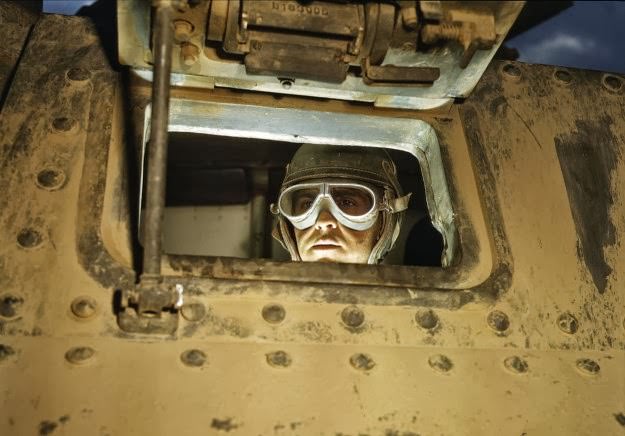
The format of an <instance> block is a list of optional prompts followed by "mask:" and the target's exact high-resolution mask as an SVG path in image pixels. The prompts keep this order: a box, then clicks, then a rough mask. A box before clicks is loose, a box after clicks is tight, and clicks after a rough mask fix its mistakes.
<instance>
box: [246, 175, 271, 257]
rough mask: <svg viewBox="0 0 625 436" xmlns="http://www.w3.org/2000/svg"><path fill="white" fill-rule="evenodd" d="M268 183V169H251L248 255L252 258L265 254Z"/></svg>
mask: <svg viewBox="0 0 625 436" xmlns="http://www.w3.org/2000/svg"><path fill="white" fill-rule="evenodd" d="M268 183H269V174H268V170H267V169H264V168H258V169H252V192H253V197H252V213H251V215H252V220H251V221H252V222H251V226H252V241H251V244H250V256H251V257H253V258H260V257H264V255H265V245H266V244H265V239H266V238H265V229H266V228H267V211H268V206H267V196H266V194H267V185H268Z"/></svg>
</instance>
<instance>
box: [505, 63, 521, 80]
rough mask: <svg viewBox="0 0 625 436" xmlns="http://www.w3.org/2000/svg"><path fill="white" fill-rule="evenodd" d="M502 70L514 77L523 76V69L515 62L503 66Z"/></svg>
mask: <svg viewBox="0 0 625 436" xmlns="http://www.w3.org/2000/svg"><path fill="white" fill-rule="evenodd" d="M502 71H503V72H504V74H505V75H507V76H509V77H512V78H514V79H518V78H520V77H521V70H520V69H519V67H517V66H516V65H513V64H506V65H504V66H503V68H502Z"/></svg>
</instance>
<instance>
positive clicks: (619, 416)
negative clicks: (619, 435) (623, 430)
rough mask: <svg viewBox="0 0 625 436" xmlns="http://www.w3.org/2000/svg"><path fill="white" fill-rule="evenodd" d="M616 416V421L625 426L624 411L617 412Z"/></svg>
mask: <svg viewBox="0 0 625 436" xmlns="http://www.w3.org/2000/svg"><path fill="white" fill-rule="evenodd" d="M614 418H615V419H616V422H618V423H619V424H621V425H622V426H623V427H625V414H624V413H623V412H619V413H615V414H614Z"/></svg>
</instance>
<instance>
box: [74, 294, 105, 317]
mask: <svg viewBox="0 0 625 436" xmlns="http://www.w3.org/2000/svg"><path fill="white" fill-rule="evenodd" d="M97 307H98V304H97V303H96V301H95V300H94V299H93V298H91V297H87V296H83V297H78V298H75V299H74V301H72V304H71V306H70V308H71V310H72V313H73V314H74V315H75V316H77V317H78V318H81V319H88V318H91V317H93V316H94V315H95V314H96V312H97Z"/></svg>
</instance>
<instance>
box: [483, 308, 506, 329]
mask: <svg viewBox="0 0 625 436" xmlns="http://www.w3.org/2000/svg"><path fill="white" fill-rule="evenodd" d="M486 322H488V325H489V327H490V328H491V329H493V330H494V331H495V332H496V333H497V334H502V333H504V332H505V331H506V330H508V327H510V320H509V319H508V315H506V314H505V313H503V312H502V311H500V310H493V311H492V312H491V313H489V314H488V317H487V318H486Z"/></svg>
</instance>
